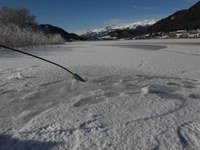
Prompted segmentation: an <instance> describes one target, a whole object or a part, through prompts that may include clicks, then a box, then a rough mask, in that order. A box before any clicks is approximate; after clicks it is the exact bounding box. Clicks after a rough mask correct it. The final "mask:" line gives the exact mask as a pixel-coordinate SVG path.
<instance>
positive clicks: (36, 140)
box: [0, 39, 200, 150]
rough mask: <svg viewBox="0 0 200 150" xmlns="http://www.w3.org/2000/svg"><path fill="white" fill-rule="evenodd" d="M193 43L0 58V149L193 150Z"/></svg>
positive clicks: (48, 50) (197, 133)
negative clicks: (76, 75) (54, 63)
mask: <svg viewBox="0 0 200 150" xmlns="http://www.w3.org/2000/svg"><path fill="white" fill-rule="evenodd" d="M199 45H200V40H199V39H172V40H170V39H168V40H136V41H101V42H100V41H99V42H72V43H66V44H65V45H59V46H44V47H38V48H33V49H31V50H27V51H28V52H31V53H32V54H37V55H39V56H42V57H44V58H46V59H49V60H52V61H55V62H57V63H59V64H61V65H63V66H65V67H67V68H69V69H70V70H71V71H72V72H75V73H77V74H79V75H80V76H81V77H83V78H84V79H85V80H86V81H87V82H85V83H83V82H78V81H75V80H74V79H73V78H72V77H71V75H70V74H68V73H67V72H66V71H64V70H62V69H61V68H58V67H56V66H53V65H51V64H48V63H46V62H43V61H40V60H37V59H34V58H30V57H28V56H24V55H21V54H16V53H14V52H9V51H6V52H5V51H4V50H2V49H1V52H0V104H1V105H0V149H6V150H14V149H15V150H16V149H19V150H21V149H70V150H78V149H80V150H88V149H91V150H93V149H94V150H96V149H102V150H103V149H104V150H106V149H109V150H116V149H119V150H122V149H124V150H129V149H130V150H132V149H152V150H157V149H171V150H174V149H195V150H196V149H199V146H200V144H199V143H200V118H199V117H200V115H199V110H200V58H199V57H200V49H199Z"/></svg>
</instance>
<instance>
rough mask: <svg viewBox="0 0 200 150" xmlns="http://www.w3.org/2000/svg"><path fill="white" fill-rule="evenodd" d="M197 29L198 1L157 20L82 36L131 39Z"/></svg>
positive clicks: (199, 24)
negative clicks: (187, 7)
mask: <svg viewBox="0 0 200 150" xmlns="http://www.w3.org/2000/svg"><path fill="white" fill-rule="evenodd" d="M197 29H200V1H198V2H197V3H196V4H194V5H193V6H192V7H190V8H189V9H184V10H180V11H177V12H175V13H174V14H172V15H169V16H168V17H166V18H163V19H161V20H159V21H156V20H144V21H139V22H135V23H131V24H126V25H120V26H112V27H106V28H103V29H95V30H91V31H89V32H86V33H85V34H83V35H82V37H83V38H86V39H89V40H101V39H132V38H135V37H138V36H142V35H147V34H148V35H151V34H154V35H156V34H158V33H163V34H165V33H166V34H168V33H169V32H172V31H178V30H186V31H190V30H197Z"/></svg>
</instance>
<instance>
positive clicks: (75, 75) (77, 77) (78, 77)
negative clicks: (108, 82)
mask: <svg viewBox="0 0 200 150" xmlns="http://www.w3.org/2000/svg"><path fill="white" fill-rule="evenodd" d="M0 47H3V48H6V49H9V50H12V51H15V52H18V53H22V54H25V55H29V56H31V57H35V58H37V59H41V60H43V61H46V62H48V63H51V64H53V65H55V66H58V67H60V68H62V69H64V70H65V71H67V72H69V73H70V74H72V75H73V77H74V78H75V79H76V80H77V81H82V82H85V80H84V79H83V78H81V77H80V76H79V75H78V74H76V73H73V72H71V71H70V70H68V69H67V68H65V67H63V66H61V65H59V64H57V63H54V62H52V61H50V60H47V59H44V58H42V57H39V56H36V55H33V54H30V53H27V52H23V51H20V50H18V49H14V48H10V47H7V46H4V45H1V44H0Z"/></svg>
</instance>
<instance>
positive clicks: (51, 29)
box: [39, 24, 83, 41]
mask: <svg viewBox="0 0 200 150" xmlns="http://www.w3.org/2000/svg"><path fill="white" fill-rule="evenodd" d="M39 28H40V29H41V30H42V31H43V32H44V33H46V34H60V35H61V36H62V37H63V38H64V39H65V40H66V41H75V40H77V41H80V40H83V38H82V37H80V36H78V35H76V34H74V33H68V32H66V31H65V30H63V29H62V28H59V27H56V26H53V25H50V24H41V25H39Z"/></svg>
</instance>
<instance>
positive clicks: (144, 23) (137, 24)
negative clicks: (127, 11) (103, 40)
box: [84, 19, 157, 34]
mask: <svg viewBox="0 0 200 150" xmlns="http://www.w3.org/2000/svg"><path fill="white" fill-rule="evenodd" d="M156 22H157V20H155V19H151V20H147V19H146V20H142V21H137V22H133V23H126V24H120V25H115V26H107V27H105V28H99V29H93V30H90V31H87V32H86V33H84V34H87V33H97V34H98V33H101V32H106V31H108V30H120V29H137V28H138V27H146V26H151V25H153V24H155V23H156Z"/></svg>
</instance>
